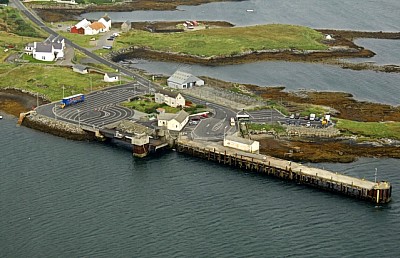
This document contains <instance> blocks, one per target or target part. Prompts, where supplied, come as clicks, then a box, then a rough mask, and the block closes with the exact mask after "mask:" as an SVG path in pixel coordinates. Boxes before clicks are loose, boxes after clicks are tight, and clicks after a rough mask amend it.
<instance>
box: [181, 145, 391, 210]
mask: <svg viewBox="0 0 400 258" xmlns="http://www.w3.org/2000/svg"><path fill="white" fill-rule="evenodd" d="M176 149H177V151H178V152H180V153H186V154H189V155H192V156H195V157H200V158H203V159H207V160H210V161H214V162H218V163H220V164H224V165H227V166H231V167H237V168H241V169H245V170H247V171H253V172H257V173H262V174H267V175H271V176H275V177H278V178H281V179H284V180H288V181H293V182H296V183H298V184H303V185H309V186H313V187H316V188H319V189H323V190H326V191H330V192H335V193H339V194H342V195H347V196H350V197H354V198H357V199H362V200H366V201H370V202H373V203H376V204H383V203H388V202H390V200H391V194H392V186H391V184H390V183H389V182H385V181H383V182H371V181H368V180H365V179H359V178H355V177H351V176H347V175H343V174H340V173H337V172H331V171H327V170H324V169H319V168H313V167H309V166H305V165H302V164H300V163H296V162H291V161H287V160H283V159H278V158H274V157H271V156H266V155H262V154H256V153H249V152H244V151H240V150H237V149H233V148H229V147H224V146H222V144H220V143H217V142H206V141H192V140H189V139H179V140H178V141H177V142H176Z"/></svg>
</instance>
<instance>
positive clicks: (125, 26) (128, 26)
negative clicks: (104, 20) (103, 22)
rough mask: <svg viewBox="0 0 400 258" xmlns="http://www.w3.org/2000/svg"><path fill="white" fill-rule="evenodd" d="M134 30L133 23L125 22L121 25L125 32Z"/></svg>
mask: <svg viewBox="0 0 400 258" xmlns="http://www.w3.org/2000/svg"><path fill="white" fill-rule="evenodd" d="M131 29H132V22H130V21H125V22H123V23H122V24H121V30H122V31H123V32H128V31H130V30H131Z"/></svg>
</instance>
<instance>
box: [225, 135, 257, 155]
mask: <svg viewBox="0 0 400 258" xmlns="http://www.w3.org/2000/svg"><path fill="white" fill-rule="evenodd" d="M224 146H225V147H230V148H234V149H237V150H241V151H245V152H250V153H257V154H258V153H259V151H260V143H259V142H258V141H253V140H250V139H245V138H242V137H237V136H233V135H228V136H226V137H225V138H224Z"/></svg>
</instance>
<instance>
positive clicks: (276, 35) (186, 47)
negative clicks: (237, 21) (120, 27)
mask: <svg viewBox="0 0 400 258" xmlns="http://www.w3.org/2000/svg"><path fill="white" fill-rule="evenodd" d="M322 38H323V35H322V34H321V33H319V32H317V31H315V30H313V29H310V28H307V27H302V26H295V25H282V24H270V25H258V26H251V27H236V28H216V29H206V30H198V31H187V32H180V33H165V34H164V33H150V32H146V31H141V30H134V31H131V32H129V33H124V34H122V35H121V36H120V37H119V38H118V39H117V40H116V42H115V43H116V48H124V47H128V46H133V45H134V46H142V47H150V48H151V49H153V50H161V51H170V52H176V53H184V54H192V55H197V56H206V57H210V56H221V55H234V54H240V53H243V52H246V51H253V50H271V49H280V50H281V49H293V48H295V49H299V50H322V49H327V46H325V45H324V44H322V43H320V42H319V41H320V40H321V39H322Z"/></svg>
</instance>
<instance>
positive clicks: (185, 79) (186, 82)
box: [167, 70, 204, 89]
mask: <svg viewBox="0 0 400 258" xmlns="http://www.w3.org/2000/svg"><path fill="white" fill-rule="evenodd" d="M167 84H168V86H169V87H171V88H174V89H189V88H192V87H193V86H195V85H197V86H202V85H204V81H203V80H201V79H199V78H197V77H196V76H194V75H191V74H190V73H186V72H182V71H179V70H178V71H176V72H175V73H174V74H173V75H171V77H169V78H168V80H167Z"/></svg>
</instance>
